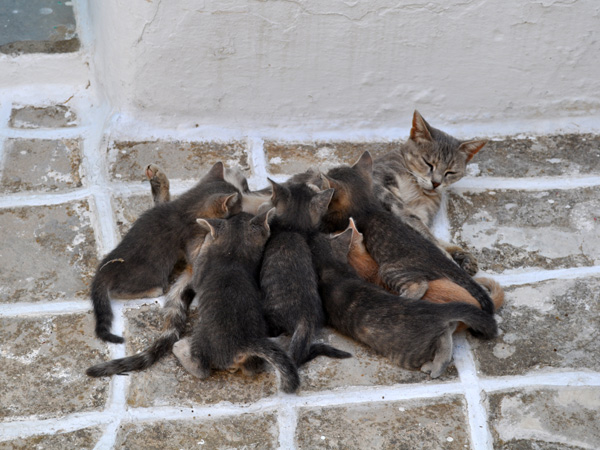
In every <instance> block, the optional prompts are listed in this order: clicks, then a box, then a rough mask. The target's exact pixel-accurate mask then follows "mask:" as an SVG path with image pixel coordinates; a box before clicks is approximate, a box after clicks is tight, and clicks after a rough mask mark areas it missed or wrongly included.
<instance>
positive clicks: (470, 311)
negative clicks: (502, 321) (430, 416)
mask: <svg viewBox="0 0 600 450" xmlns="http://www.w3.org/2000/svg"><path fill="white" fill-rule="evenodd" d="M441 306H443V307H444V308H445V314H444V317H445V319H446V320H447V321H448V323H450V322H463V323H465V324H466V325H467V326H468V327H469V328H470V329H471V330H472V332H473V334H474V335H475V336H477V337H479V338H482V339H493V338H495V337H496V336H497V335H498V324H497V323H496V319H494V316H493V315H492V314H490V313H488V312H486V311H483V310H481V309H479V308H477V307H475V306H472V305H468V304H466V303H448V304H446V305H441Z"/></svg>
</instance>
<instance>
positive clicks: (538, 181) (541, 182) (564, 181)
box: [450, 175, 600, 192]
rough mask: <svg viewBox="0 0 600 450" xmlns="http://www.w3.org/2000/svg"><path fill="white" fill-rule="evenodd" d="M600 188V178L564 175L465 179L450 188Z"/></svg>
mask: <svg viewBox="0 0 600 450" xmlns="http://www.w3.org/2000/svg"><path fill="white" fill-rule="evenodd" d="M597 186H600V176H595V175H589V176H579V175H577V176H572V175H562V176H557V177H528V178H505V177H465V178H463V179H462V180H460V181H458V182H456V183H455V184H453V185H452V187H451V188H450V189H451V190H452V191H455V192H472V191H482V190H490V189H497V190H522V191H551V190H552V191H554V190H564V189H579V188H586V187H597Z"/></svg>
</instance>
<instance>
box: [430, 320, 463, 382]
mask: <svg viewBox="0 0 600 450" xmlns="http://www.w3.org/2000/svg"><path fill="white" fill-rule="evenodd" d="M456 325H457V323H456V322H454V323H453V324H450V325H449V326H448V328H447V329H446V331H445V332H444V334H443V335H442V336H441V337H440V338H439V340H438V344H437V349H436V351H435V355H434V357H433V361H428V362H426V363H425V364H423V365H422V366H421V371H422V372H425V373H428V374H429V376H431V378H437V377H439V376H440V375H441V374H443V373H444V371H445V370H446V367H448V364H450V361H452V349H453V346H454V343H453V341H452V333H454V330H455V329H456Z"/></svg>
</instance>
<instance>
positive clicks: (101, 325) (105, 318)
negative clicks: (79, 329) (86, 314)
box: [91, 268, 125, 344]
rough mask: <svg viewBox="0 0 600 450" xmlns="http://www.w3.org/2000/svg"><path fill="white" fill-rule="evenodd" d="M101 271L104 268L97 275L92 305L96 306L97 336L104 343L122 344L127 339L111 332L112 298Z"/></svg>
mask: <svg viewBox="0 0 600 450" xmlns="http://www.w3.org/2000/svg"><path fill="white" fill-rule="evenodd" d="M100 270H102V268H100V269H99V270H98V273H96V276H95V277H94V280H93V281H92V289H91V297H92V305H93V306H94V315H95V316H96V336H98V337H99V338H100V339H102V340H103V341H107V342H113V343H115V344H122V343H123V342H125V339H123V338H122V337H121V336H117V335H116V334H113V333H111V332H110V329H111V326H112V321H113V312H112V306H111V304H110V297H109V296H108V286H106V284H105V283H104V280H103V277H102V274H101V273H99V272H100Z"/></svg>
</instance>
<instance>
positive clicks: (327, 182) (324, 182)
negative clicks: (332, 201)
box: [321, 173, 335, 189]
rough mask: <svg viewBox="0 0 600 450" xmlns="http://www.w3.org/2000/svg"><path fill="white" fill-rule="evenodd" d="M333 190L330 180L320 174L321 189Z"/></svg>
mask: <svg viewBox="0 0 600 450" xmlns="http://www.w3.org/2000/svg"><path fill="white" fill-rule="evenodd" d="M332 188H333V189H335V188H334V187H333V186H332V185H331V179H329V178H327V175H325V174H324V173H322V174H321V189H332Z"/></svg>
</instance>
